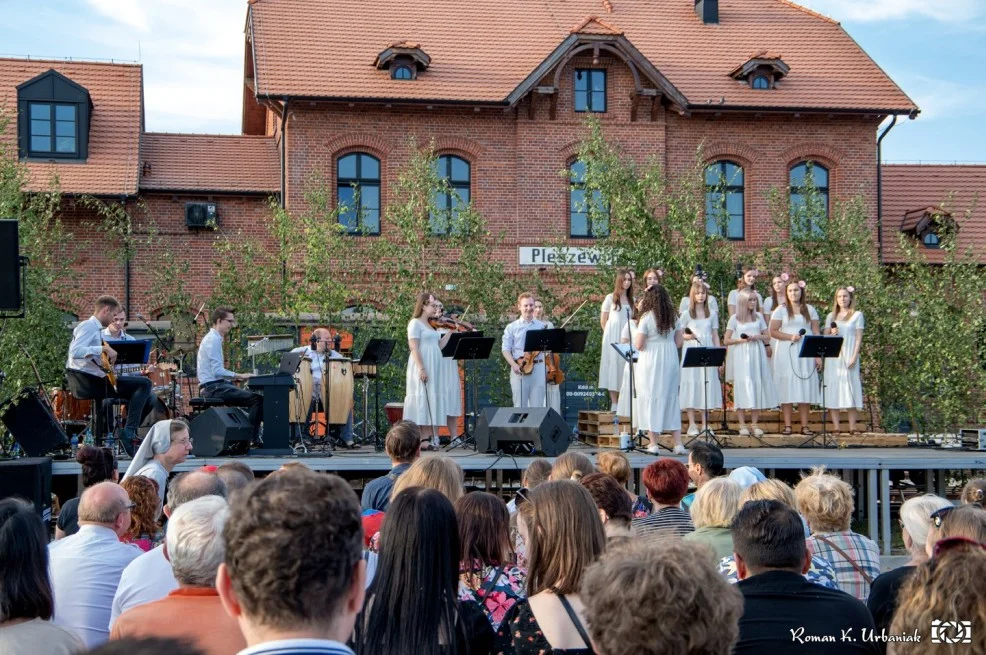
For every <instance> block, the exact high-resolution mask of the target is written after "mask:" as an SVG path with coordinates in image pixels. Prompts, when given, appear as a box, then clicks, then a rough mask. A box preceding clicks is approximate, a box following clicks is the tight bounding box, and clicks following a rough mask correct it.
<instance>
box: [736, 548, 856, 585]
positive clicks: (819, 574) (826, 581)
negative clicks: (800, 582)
mask: <svg viewBox="0 0 986 655" xmlns="http://www.w3.org/2000/svg"><path fill="white" fill-rule="evenodd" d="M719 574H720V575H721V576H722V577H724V578H726V581H727V582H729V583H730V584H736V583H737V582H739V573H737V571H736V557H735V556H734V555H730V556H728V557H723V558H722V559H721V560H719ZM805 580H807V581H808V582H813V583H815V584H817V585H821V586H823V587H828V588H829V589H838V590H839V591H842V590H841V589H839V583H838V582H836V580H835V567H833V566H832V565H831V564H830V563H829V562H828V560H826V559H824V558H822V557H818V556H815V555H812V557H811V568H809V569H808V572H807V573H805Z"/></svg>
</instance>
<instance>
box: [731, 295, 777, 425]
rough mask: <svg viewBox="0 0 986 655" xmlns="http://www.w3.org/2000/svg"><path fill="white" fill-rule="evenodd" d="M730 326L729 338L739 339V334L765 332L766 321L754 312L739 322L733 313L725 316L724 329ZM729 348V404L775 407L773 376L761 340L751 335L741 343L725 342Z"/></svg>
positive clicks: (748, 407) (775, 394) (761, 407)
mask: <svg viewBox="0 0 986 655" xmlns="http://www.w3.org/2000/svg"><path fill="white" fill-rule="evenodd" d="M730 330H732V335H730V336H731V338H733V339H739V338H740V335H741V334H746V335H747V336H751V337H752V336H755V335H758V334H765V333H766V332H767V322H766V321H765V320H763V316H761V315H760V314H757V317H756V320H755V321H750V322H747V323H740V322H739V320H737V318H736V317H735V316H730V317H729V323H728V324H727V325H726V331H727V332H728V331H730ZM729 350H731V351H733V373H734V374H735V377H734V378H733V406H734V407H736V409H772V408H774V407H777V391H776V389H774V377H773V375H772V374H771V372H770V365H769V364H768V362H767V348H766V347H764V343H763V341H756V340H753V339H749V340H747V341H746V342H745V343H740V344H736V345H733V346H729Z"/></svg>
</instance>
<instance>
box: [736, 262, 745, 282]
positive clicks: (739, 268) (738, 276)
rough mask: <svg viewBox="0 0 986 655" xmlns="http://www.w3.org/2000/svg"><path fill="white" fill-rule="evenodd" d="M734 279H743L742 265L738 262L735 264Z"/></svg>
mask: <svg viewBox="0 0 986 655" xmlns="http://www.w3.org/2000/svg"><path fill="white" fill-rule="evenodd" d="M736 279H737V280H741V279H743V264H741V263H740V262H736Z"/></svg>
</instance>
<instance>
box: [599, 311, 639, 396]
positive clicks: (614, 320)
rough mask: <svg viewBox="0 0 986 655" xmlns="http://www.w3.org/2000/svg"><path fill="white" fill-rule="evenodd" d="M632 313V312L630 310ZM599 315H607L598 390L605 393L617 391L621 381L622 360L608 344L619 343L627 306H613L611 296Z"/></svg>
mask: <svg viewBox="0 0 986 655" xmlns="http://www.w3.org/2000/svg"><path fill="white" fill-rule="evenodd" d="M631 312H632V310H631ZM600 314H609V318H607V319H606V327H605V329H603V345H602V353H601V355H600V357H599V388H600V389H603V390H605V391H619V390H620V383H621V382H622V381H623V360H622V359H620V355H619V353H617V352H616V351H615V350H613V347H612V346H611V345H609V344H611V343H619V342H620V332H622V331H623V326H624V325H626V324H627V306H626V305H625V304H621V305H620V306H619V307H616V306H615V303H614V302H613V294H609V295H608V296H606V300H604V301H603V306H602V309H601V310H600Z"/></svg>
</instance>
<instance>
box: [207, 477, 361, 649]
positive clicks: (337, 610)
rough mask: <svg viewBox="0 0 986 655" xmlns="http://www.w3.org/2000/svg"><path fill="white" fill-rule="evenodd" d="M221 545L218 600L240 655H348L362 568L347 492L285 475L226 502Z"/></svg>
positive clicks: (354, 508) (355, 506)
mask: <svg viewBox="0 0 986 655" xmlns="http://www.w3.org/2000/svg"><path fill="white" fill-rule="evenodd" d="M311 499H316V500H317V502H307V501H308V500H311ZM223 545H224V548H225V555H224V558H223V563H222V564H220V565H219V570H218V571H217V572H216V590H217V591H218V592H219V598H220V600H222V603H223V607H225V608H226V612H227V613H228V614H229V615H230V616H232V617H233V618H235V619H236V620H237V622H238V623H239V626H240V632H241V633H242V634H243V637H244V639H246V642H247V646H248V648H246V649H245V650H242V651H240V653H241V655H247V653H249V655H274V654H278V655H286V654H288V653H306V654H308V655H352V650H351V649H350V648H349V647H347V646H346V645H345V642H346V641H347V640H348V639H349V638H350V636H351V635H352V634H353V627H354V625H355V622H356V616H357V614H359V612H360V608H362V607H363V598H364V578H365V577H366V563H365V562H364V561H363V557H362V554H363V526H362V523H361V522H360V508H359V499H358V498H357V497H356V492H355V491H353V489H352V487H351V486H350V485H349V483H348V482H346V481H345V480H343V479H342V478H340V477H339V476H337V475H331V474H324V473H316V472H315V471H311V470H307V469H292V470H288V471H282V472H281V473H278V474H277V475H271V476H268V477H266V478H264V479H263V480H261V481H260V482H258V483H257V484H253V485H250V486H249V487H247V488H246V489H244V490H242V491H241V492H240V493H238V494H236V495H235V496H234V497H233V498H232V503H231V505H230V514H229V519H227V521H226V525H225V527H224V528H223Z"/></svg>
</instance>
